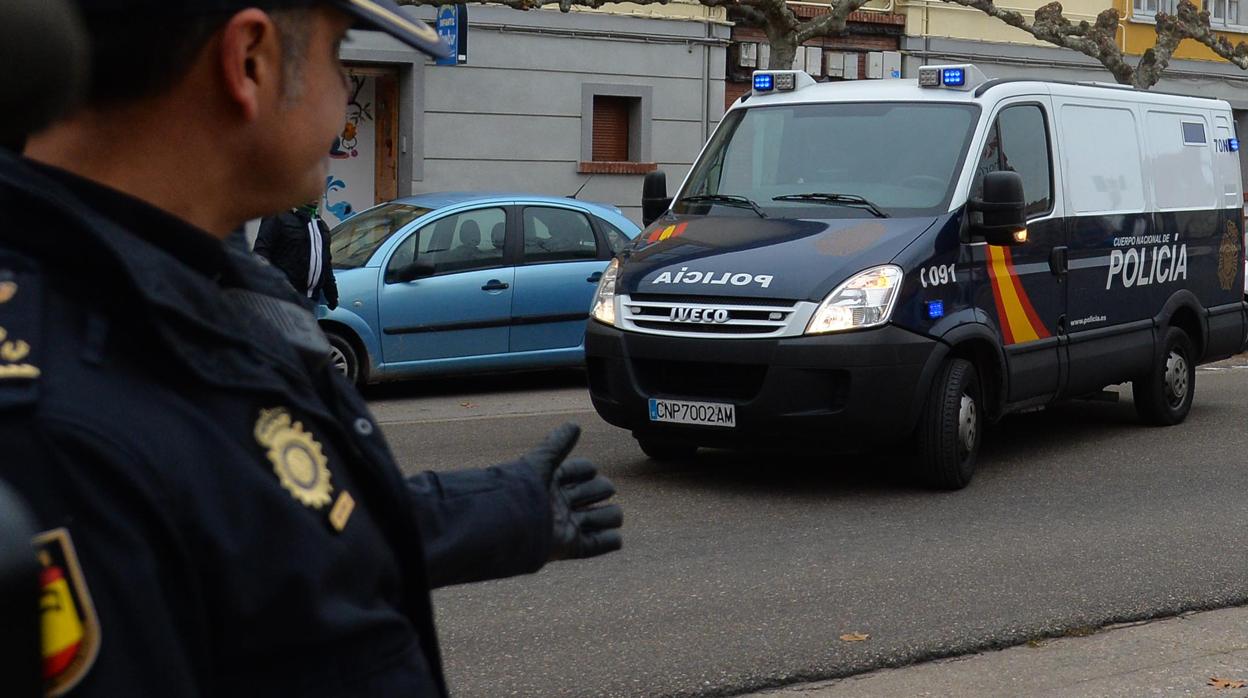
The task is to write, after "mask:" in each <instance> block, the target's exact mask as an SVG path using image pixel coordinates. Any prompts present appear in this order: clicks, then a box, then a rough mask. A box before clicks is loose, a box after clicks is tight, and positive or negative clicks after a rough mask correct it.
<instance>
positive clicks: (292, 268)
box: [255, 209, 338, 309]
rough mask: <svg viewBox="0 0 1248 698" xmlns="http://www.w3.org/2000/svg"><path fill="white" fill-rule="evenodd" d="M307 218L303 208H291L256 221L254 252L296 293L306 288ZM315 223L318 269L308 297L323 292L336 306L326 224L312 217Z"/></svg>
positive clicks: (333, 306)
mask: <svg viewBox="0 0 1248 698" xmlns="http://www.w3.org/2000/svg"><path fill="white" fill-rule="evenodd" d="M311 220H312V216H311V215H310V214H309V213H308V212H307V211H304V210H302V209H292V210H290V211H285V212H283V213H280V214H278V215H276V216H269V217H268V218H265V219H264V220H262V221H260V230H259V232H258V233H257V234H256V246H255V253H256V254H258V255H260V256H261V257H264V258H265V259H267V260H269V262H270V263H271V264H272V265H273V266H275V267H277V268H278V269H280V270H281V271H282V273H283V274H285V275H286V279H287V280H289V281H290V285H291V286H293V287H294V288H295V291H296V292H298V293H299V294H300V295H306V294H307V291H308V265H309V260H310V259H311V257H312V247H311V245H310V244H309V241H308V223H309V222H311ZM316 224H317V228H318V229H319V230H320V231H321V273H320V274H319V275H318V277H317V280H316V283H315V284H313V287H312V295H311V298H312V299H313V300H316V299H317V297H318V294H321V293H324V294H325V302H326V303H328V304H329V307H330V308H331V309H332V308H336V307H338V283H337V281H335V280H334V270H333V268H332V264H333V262H332V260H331V258H330V254H329V227H328V226H326V225H325V221H323V220H321V219H320V218H317V219H316Z"/></svg>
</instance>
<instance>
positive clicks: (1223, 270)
mask: <svg viewBox="0 0 1248 698" xmlns="http://www.w3.org/2000/svg"><path fill="white" fill-rule="evenodd" d="M1238 273H1239V228H1237V227H1236V226H1235V224H1234V223H1232V222H1230V221H1227V222H1226V232H1224V233H1222V246H1221V248H1219V249H1218V285H1220V286H1221V287H1222V290H1223V291H1229V290H1231V287H1232V286H1234V285H1235V276H1236V274H1238Z"/></svg>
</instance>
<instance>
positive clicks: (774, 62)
mask: <svg viewBox="0 0 1248 698" xmlns="http://www.w3.org/2000/svg"><path fill="white" fill-rule="evenodd" d="M767 39H768V42H769V43H770V44H771V58H770V59H769V60H768V61H767V67H768V68H769V69H771V70H792V69H793V59H794V58H795V57H797V41H796V40H795V39H794V38H793V35H792V34H787V35H781V36H768V37H767Z"/></svg>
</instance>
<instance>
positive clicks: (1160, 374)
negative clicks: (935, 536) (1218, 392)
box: [1131, 327, 1196, 426]
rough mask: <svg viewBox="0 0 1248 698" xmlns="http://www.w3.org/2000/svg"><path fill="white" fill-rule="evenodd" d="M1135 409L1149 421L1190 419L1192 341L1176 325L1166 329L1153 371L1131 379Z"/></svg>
mask: <svg viewBox="0 0 1248 698" xmlns="http://www.w3.org/2000/svg"><path fill="white" fill-rule="evenodd" d="M1131 393H1132V395H1133V396H1134V398H1135V411H1136V412H1137V413H1138V414H1139V415H1140V419H1141V420H1143V421H1144V423H1146V424H1154V425H1157V426H1170V425H1172V424H1178V423H1179V422H1182V421H1183V420H1184V419H1186V418H1187V413H1188V412H1190V411H1191V409H1192V398H1193V397H1195V395H1196V361H1195V357H1194V352H1193V349H1192V340H1191V338H1190V337H1188V336H1187V333H1186V332H1184V331H1183V330H1180V329H1179V328H1177V327H1169V328H1166V334H1165V335H1164V336H1163V339H1162V351H1161V354H1160V357H1159V359H1158V360H1157V361H1155V362H1154V365H1153V367H1152V369H1151V370H1149V372H1148V373H1147V374H1145V375H1144V376H1141V377H1140V378H1137V379H1135V380H1134V381H1132V382H1131Z"/></svg>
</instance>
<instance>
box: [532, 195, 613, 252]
mask: <svg viewBox="0 0 1248 698" xmlns="http://www.w3.org/2000/svg"><path fill="white" fill-rule="evenodd" d="M523 218H524V261H525V263H526V264H533V263H536V262H561V261H567V260H576V259H597V258H598V239H597V238H596V237H595V236H594V229H593V227H592V226H590V224H589V218H588V217H587V216H586V215H585V214H584V213H581V212H580V211H570V210H568V209H566V208H545V207H542V206H529V207H527V208H525V209H524V216H523Z"/></svg>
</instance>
